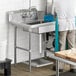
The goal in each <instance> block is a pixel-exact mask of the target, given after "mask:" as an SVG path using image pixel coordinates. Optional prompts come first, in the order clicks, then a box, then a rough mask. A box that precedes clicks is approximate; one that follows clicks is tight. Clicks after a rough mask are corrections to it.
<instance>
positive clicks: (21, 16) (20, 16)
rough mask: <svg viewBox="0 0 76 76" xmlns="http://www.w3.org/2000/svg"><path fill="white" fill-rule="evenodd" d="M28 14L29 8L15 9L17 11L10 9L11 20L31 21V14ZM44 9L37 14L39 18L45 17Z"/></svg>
mask: <svg viewBox="0 0 76 76" xmlns="http://www.w3.org/2000/svg"><path fill="white" fill-rule="evenodd" d="M27 14H29V10H27V9H22V10H15V11H10V12H9V21H20V22H23V21H26V22H27V21H29V20H30V16H28V15H27ZM44 14H45V13H44V11H38V13H37V16H38V19H43V17H44Z"/></svg>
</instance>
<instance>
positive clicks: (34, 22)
mask: <svg viewBox="0 0 76 76" xmlns="http://www.w3.org/2000/svg"><path fill="white" fill-rule="evenodd" d="M41 23H45V22H44V21H31V22H28V23H27V22H26V24H29V25H35V24H41Z"/></svg>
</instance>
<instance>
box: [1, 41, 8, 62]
mask: <svg viewBox="0 0 76 76" xmlns="http://www.w3.org/2000/svg"><path fill="white" fill-rule="evenodd" d="M6 50H7V41H6V40H5V41H2V42H0V61H4V60H5V59H6Z"/></svg>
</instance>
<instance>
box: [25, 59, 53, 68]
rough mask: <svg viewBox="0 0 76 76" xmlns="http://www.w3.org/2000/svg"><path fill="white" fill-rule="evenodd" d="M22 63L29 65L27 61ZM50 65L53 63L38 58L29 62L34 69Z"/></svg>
mask: <svg viewBox="0 0 76 76" xmlns="http://www.w3.org/2000/svg"><path fill="white" fill-rule="evenodd" d="M24 63H25V64H28V65H29V61H26V62H24ZM51 64H53V62H52V61H50V60H47V59H45V58H39V59H35V60H32V61H31V66H34V67H42V66H47V65H51Z"/></svg>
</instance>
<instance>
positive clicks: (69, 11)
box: [52, 0, 76, 72]
mask: <svg viewBox="0 0 76 76" xmlns="http://www.w3.org/2000/svg"><path fill="white" fill-rule="evenodd" d="M74 3H75V0H54V2H53V9H52V14H54V13H56V14H57V18H58V25H59V50H60V51H62V50H65V47H66V41H68V48H69V49H71V48H75V30H76V26H75V7H74ZM59 68H60V70H63V68H64V63H62V62H59ZM70 68H71V69H70V71H71V72H76V66H72V65H71V66H70Z"/></svg>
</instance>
